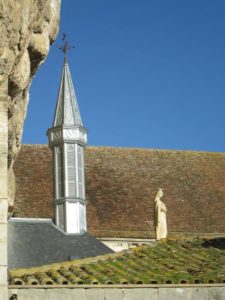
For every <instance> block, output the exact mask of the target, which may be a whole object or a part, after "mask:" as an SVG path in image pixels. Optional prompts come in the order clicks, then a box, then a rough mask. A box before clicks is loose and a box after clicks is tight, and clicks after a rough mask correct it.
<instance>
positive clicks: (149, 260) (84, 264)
mask: <svg viewBox="0 0 225 300" xmlns="http://www.w3.org/2000/svg"><path fill="white" fill-rule="evenodd" d="M172 283H175V284H176V283H178V284H179V283H180V284H185V283H196V284H197V283H225V238H217V239H211V240H206V239H205V240H193V241H165V242H159V243H157V244H156V245H155V246H142V247H136V248H133V249H132V250H129V251H125V252H121V253H116V254H110V255H104V256H101V257H96V258H89V259H84V260H79V261H70V262H63V263H60V264H53V265H48V266H42V267H38V268H32V269H20V270H12V271H11V272H10V284H13V285H38V284H40V285H61V284H63V285H68V284H69V285H71V284H72V285H77V284H172Z"/></svg>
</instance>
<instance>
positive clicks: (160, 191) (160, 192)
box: [157, 188, 163, 198]
mask: <svg viewBox="0 0 225 300" xmlns="http://www.w3.org/2000/svg"><path fill="white" fill-rule="evenodd" d="M157 196H159V197H160V198H161V197H162V196H163V190H162V188H159V190H158V193H157Z"/></svg>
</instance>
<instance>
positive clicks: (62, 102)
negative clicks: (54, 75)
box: [53, 59, 83, 127]
mask: <svg viewBox="0 0 225 300" xmlns="http://www.w3.org/2000/svg"><path fill="white" fill-rule="evenodd" d="M62 125H66V126H74V125H75V126H83V123H82V120H81V116H80V111H79V107H78V103H77V98H76V94H75V90H74V86H73V82H72V78H71V75H70V70H69V65H68V63H67V60H66V59H64V65H63V71H62V76H61V83H60V87H59V93H58V99H57V104H56V110H55V116H54V121H53V127H57V126H62Z"/></svg>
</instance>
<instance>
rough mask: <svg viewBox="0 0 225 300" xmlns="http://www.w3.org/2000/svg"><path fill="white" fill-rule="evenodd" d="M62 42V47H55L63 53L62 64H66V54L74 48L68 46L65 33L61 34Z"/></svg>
mask: <svg viewBox="0 0 225 300" xmlns="http://www.w3.org/2000/svg"><path fill="white" fill-rule="evenodd" d="M62 41H63V43H62V45H59V46H57V45H56V47H57V48H58V49H59V50H61V51H62V52H63V53H64V62H66V61H67V52H68V51H69V50H71V49H74V48H75V46H70V45H69V43H68V41H67V38H66V34H65V33H63V36H62Z"/></svg>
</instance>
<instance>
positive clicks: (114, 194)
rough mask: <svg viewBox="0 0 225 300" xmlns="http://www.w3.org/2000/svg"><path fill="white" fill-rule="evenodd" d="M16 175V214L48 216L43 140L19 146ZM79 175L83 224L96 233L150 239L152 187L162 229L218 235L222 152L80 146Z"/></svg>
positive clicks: (223, 196) (224, 166) (224, 175)
mask: <svg viewBox="0 0 225 300" xmlns="http://www.w3.org/2000/svg"><path fill="white" fill-rule="evenodd" d="M15 175H16V185H17V191H16V201H15V213H16V216H18V217H41V218H51V217H52V216H53V208H52V198H53V196H52V195H53V188H52V158H51V151H50V150H49V149H48V148H47V146H46V145H23V146H22V149H21V151H20V153H19V156H18V159H17V161H16V163H15ZM85 176H86V194H87V200H88V205H87V217H88V222H87V223H88V230H89V232H90V233H92V234H94V235H96V236H111V237H138V238H139V237H143V238H144V237H148V238H150V237H154V224H153V219H154V199H155V196H156V192H157V190H158V188H159V187H161V188H163V190H164V197H163V199H162V200H163V201H164V203H165V204H166V206H167V222H168V231H169V234H172V235H184V234H187V233H188V234H193V235H199V234H202V233H204V234H215V233H217V234H219V233H220V234H223V233H225V222H224V212H225V184H224V180H225V154H224V153H209V152H190V151H164V150H152V149H133V148H111V147H87V148H86V149H85ZM145 221H150V222H151V223H150V226H147V225H146V222H145Z"/></svg>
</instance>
